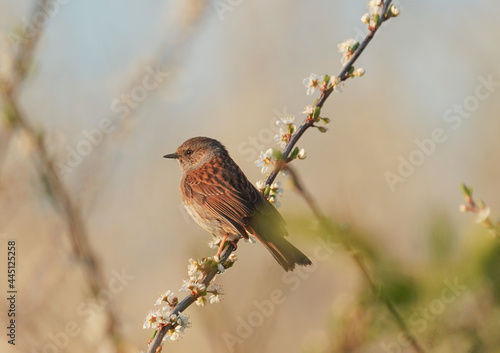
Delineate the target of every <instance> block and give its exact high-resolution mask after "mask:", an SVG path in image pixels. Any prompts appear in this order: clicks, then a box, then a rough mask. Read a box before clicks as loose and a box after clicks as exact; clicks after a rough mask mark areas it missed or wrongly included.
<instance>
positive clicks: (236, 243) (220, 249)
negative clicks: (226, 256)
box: [215, 235, 238, 259]
mask: <svg viewBox="0 0 500 353" xmlns="http://www.w3.org/2000/svg"><path fill="white" fill-rule="evenodd" d="M226 240H227V235H224V236H223V237H222V240H221V241H220V244H219V249H218V250H217V254H216V255H215V256H217V257H218V258H219V259H220V255H221V254H222V250H224V245H226ZM228 243H229V244H231V245H232V246H233V247H234V250H236V249H238V239H236V240H229V241H228Z"/></svg>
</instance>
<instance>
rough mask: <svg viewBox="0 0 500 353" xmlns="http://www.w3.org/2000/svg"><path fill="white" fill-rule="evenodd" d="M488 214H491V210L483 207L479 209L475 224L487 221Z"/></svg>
mask: <svg viewBox="0 0 500 353" xmlns="http://www.w3.org/2000/svg"><path fill="white" fill-rule="evenodd" d="M490 213H491V210H490V208H489V207H483V208H481V209H479V211H478V212H477V217H476V222H477V223H482V222H484V221H485V220H487V219H488V217H489V216H490Z"/></svg>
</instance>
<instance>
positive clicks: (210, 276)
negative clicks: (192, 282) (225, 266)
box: [147, 243, 236, 353]
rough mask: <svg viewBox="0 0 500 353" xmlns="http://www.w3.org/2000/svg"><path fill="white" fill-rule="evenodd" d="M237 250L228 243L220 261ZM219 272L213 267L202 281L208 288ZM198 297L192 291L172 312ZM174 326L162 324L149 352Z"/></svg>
mask: <svg viewBox="0 0 500 353" xmlns="http://www.w3.org/2000/svg"><path fill="white" fill-rule="evenodd" d="M234 250H236V248H235V246H234V245H233V244H231V243H228V246H227V248H226V249H225V250H224V252H223V253H222V256H221V258H220V262H221V263H222V262H225V261H226V260H227V259H228V258H229V255H231V253H232V252H233V251H234ZM217 273H218V269H217V268H213V269H212V270H211V271H210V272H208V273H207V274H206V275H205V277H204V278H203V280H202V281H201V284H203V285H205V287H206V288H208V286H209V284H210V282H211V281H212V280H213V279H214V277H215V275H216V274H217ZM198 297H200V294H199V293H196V294H194V293H191V294H189V295H187V296H186V297H185V298H184V299H183V300H182V301H181V302H180V303H179V304H177V305H176V306H175V307H173V308H172V310H171V314H172V315H177V314H178V313H182V312H183V311H184V310H186V309H187V308H188V307H189V306H191V304H193V303H194V302H195V301H196V300H197V299H198ZM172 328H174V327H173V326H172V324H167V325H161V326H160V327H159V328H158V330H157V331H156V334H155V335H154V337H153V339H152V340H151V343H150V344H149V346H148V350H147V353H156V352H157V350H158V348H159V347H160V345H161V342H162V341H163V338H164V337H165V335H166V334H167V332H168V330H170V329H172Z"/></svg>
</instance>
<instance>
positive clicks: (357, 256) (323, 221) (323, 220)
mask: <svg viewBox="0 0 500 353" xmlns="http://www.w3.org/2000/svg"><path fill="white" fill-rule="evenodd" d="M285 168H286V169H285V170H286V171H287V173H288V174H289V176H290V178H291V180H292V183H293V185H294V186H295V188H296V190H297V191H298V193H299V194H300V196H302V197H303V198H304V200H305V201H306V203H307V204H308V206H309V207H310V208H311V210H312V212H313V214H314V216H315V217H316V218H317V219H318V221H319V222H320V225H321V226H322V227H323V229H324V230H325V231H326V232H327V233H329V234H335V233H336V232H335V230H334V229H332V226H331V224H330V223H329V222H328V221H327V217H326V216H325V214H324V213H323V212H322V211H321V209H320V208H319V206H318V204H317V203H316V201H315V200H314V198H313V197H312V196H311V194H310V193H309V192H308V191H307V190H306V189H305V187H304V184H303V183H302V182H301V181H300V179H299V177H298V175H297V173H296V172H295V170H294V169H293V168H291V167H290V166H288V165H287V166H286V167H285ZM339 239H340V241H341V243H342V245H343V246H344V248H345V249H346V250H347V252H348V253H349V255H351V257H352V258H353V260H354V262H355V263H356V265H357V267H358V268H359V270H360V271H361V274H362V276H363V278H364V279H365V281H366V283H367V284H368V286H369V287H370V290H371V291H372V293H373V294H374V295H375V296H376V297H378V298H380V300H381V301H382V303H384V305H385V306H386V307H387V309H388V310H389V312H390V313H391V314H392V316H393V317H394V319H395V320H396V322H397V324H398V325H399V327H400V328H401V330H402V331H403V332H404V333H405V335H406V337H407V338H408V340H409V341H410V344H411V345H412V347H413V348H414V350H415V351H416V352H419V353H424V350H423V349H422V347H421V346H420V344H419V343H418V341H417V339H416V338H415V336H413V334H412V333H411V332H410V330H409V329H408V326H407V325H406V322H405V320H404V319H403V317H402V316H401V314H400V313H399V312H398V310H397V309H396V306H395V305H394V303H392V301H391V299H389V298H388V297H387V296H386V295H385V294H384V293H383V291H381V290H380V286H378V285H377V284H376V283H375V281H374V280H373V279H372V277H371V275H370V272H369V271H368V268H367V267H366V265H365V263H364V262H363V259H362V256H361V253H360V252H359V251H356V250H354V249H353V247H352V245H351V244H350V242H349V240H348V238H346V237H344V236H343V235H342V233H341V234H340V238H339Z"/></svg>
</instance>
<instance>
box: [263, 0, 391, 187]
mask: <svg viewBox="0 0 500 353" xmlns="http://www.w3.org/2000/svg"><path fill="white" fill-rule="evenodd" d="M391 3H392V0H386V1H385V2H384V6H383V9H382V14H386V13H387V11H388V9H389V7H390V6H391ZM388 19H389V18H388V17H385V16H382V18H381V19H380V21H379V23H377V24H376V26H375V27H374V28H372V29H371V30H370V31H369V32H368V34H367V35H366V37H365V39H364V40H363V41H362V42H361V43H360V45H359V47H358V48H357V49H356V51H355V52H354V53H353V55H352V56H351V58H350V59H349V60H348V61H347V63H346V65H345V66H344V68H343V69H342V70H340V72H339V74H338V75H337V77H339V78H340V81H341V82H343V81H345V80H347V79H348V78H349V77H350V76H349V72H351V70H352V68H353V65H354V63H355V62H356V60H357V59H358V58H359V56H360V55H361V54H362V53H363V52H364V50H365V49H366V47H367V46H368V44H369V43H370V42H371V41H372V39H373V37H374V36H375V33H376V32H377V31H378V29H379V28H380V27H381V26H382V23H384V22H385V21H387V20H388ZM333 90H334V86H332V85H331V86H330V87H328V88H326V89H324V90H322V91H321V96H320V97H319V99H318V100H317V101H316V102H315V103H314V106H313V108H314V109H313V111H314V110H315V109H316V108H318V109H321V108H322V107H323V105H324V104H325V102H326V100H327V99H328V97H330V95H331V94H332V92H333ZM314 122H315V121H314V119H312V116H311V115H310V116H308V117H307V118H306V119H305V120H304V121H303V122H302V124H301V125H300V126H299V128H298V130H297V132H295V133H294V134H293V135H292V137H291V139H290V141H289V142H288V143H287V145H286V146H285V149H284V151H283V154H282V155H281V157H280V158H279V160H278V161H277V162H276V164H275V166H274V168H273V170H272V171H271V173H270V174H269V176H268V177H267V179H266V186H271V184H272V183H273V182H274V180H275V179H276V177H277V176H278V174H279V173H280V172H281V170H282V169H283V167H284V165H285V164H286V163H287V162H288V159H289V156H290V154H291V153H292V151H293V149H294V147H295V145H296V144H297V142H298V141H299V139H300V138H301V137H302V135H303V134H304V133H305V132H306V130H307V129H309V128H310V127H312V126H313V125H314Z"/></svg>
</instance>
